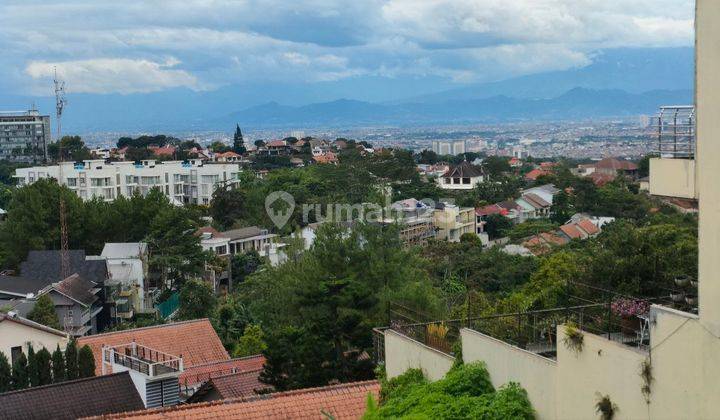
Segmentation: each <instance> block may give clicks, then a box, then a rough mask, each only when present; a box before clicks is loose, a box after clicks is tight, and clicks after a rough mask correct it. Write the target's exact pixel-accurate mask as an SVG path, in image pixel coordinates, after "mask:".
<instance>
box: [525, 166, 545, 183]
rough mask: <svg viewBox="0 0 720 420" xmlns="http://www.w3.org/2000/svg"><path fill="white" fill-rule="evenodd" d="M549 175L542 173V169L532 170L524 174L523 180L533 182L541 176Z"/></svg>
mask: <svg viewBox="0 0 720 420" xmlns="http://www.w3.org/2000/svg"><path fill="white" fill-rule="evenodd" d="M549 174H550V172H548V171H544V170H542V169H533V170H532V171H530V172H528V173H526V174H525V179H527V180H530V181H535V180H536V179H538V178H539V177H541V176H543V175H549Z"/></svg>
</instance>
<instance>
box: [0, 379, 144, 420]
mask: <svg viewBox="0 0 720 420" xmlns="http://www.w3.org/2000/svg"><path fill="white" fill-rule="evenodd" d="M144 409H145V405H144V404H143V401H142V398H140V394H138V392H137V389H136V388H135V385H133V382H132V379H130V374H129V373H128V372H122V373H115V374H111V375H102V376H97V377H92V378H84V379H77V380H74V381H68V382H61V383H58V384H52V385H45V386H38V387H33V388H28V389H24V390H22V391H12V392H6V393H4V394H0V419H16V418H22V419H61V420H62V419H77V418H80V417H90V416H100V415H103V414H113V413H122V412H126V411H135V410H144Z"/></svg>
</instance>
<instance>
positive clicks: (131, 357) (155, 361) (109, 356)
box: [102, 343, 183, 377]
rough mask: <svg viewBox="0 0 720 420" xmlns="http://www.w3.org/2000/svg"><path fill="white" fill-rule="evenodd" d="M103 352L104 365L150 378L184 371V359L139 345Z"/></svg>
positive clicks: (104, 349)
mask: <svg viewBox="0 0 720 420" xmlns="http://www.w3.org/2000/svg"><path fill="white" fill-rule="evenodd" d="M102 351H103V365H104V364H105V363H111V364H113V363H114V364H118V365H121V366H125V367H127V368H128V369H132V370H134V371H136V372H140V373H142V374H144V375H147V376H150V377H154V376H159V375H165V374H168V373H176V372H182V371H183V361H182V357H178V356H174V355H171V354H168V353H164V352H161V351H159V350H154V349H151V348H150V347H145V346H143V345H140V344H137V343H130V344H123V345H119V346H114V347H104V348H103V349H102Z"/></svg>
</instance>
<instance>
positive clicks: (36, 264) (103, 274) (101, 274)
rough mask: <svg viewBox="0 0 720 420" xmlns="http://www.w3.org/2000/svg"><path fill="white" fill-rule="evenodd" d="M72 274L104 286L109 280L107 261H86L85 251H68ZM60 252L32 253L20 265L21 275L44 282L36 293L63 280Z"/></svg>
mask: <svg viewBox="0 0 720 420" xmlns="http://www.w3.org/2000/svg"><path fill="white" fill-rule="evenodd" d="M68 259H69V260H70V267H69V268H70V270H69V272H70V273H77V274H79V275H80V277H82V278H83V279H85V280H88V281H91V282H93V283H96V284H102V283H104V282H105V280H106V279H107V278H108V272H107V265H106V264H105V260H86V259H85V251H83V250H75V249H74V250H70V251H68ZM60 271H61V270H60V251H56V250H50V251H30V252H29V253H28V256H27V261H24V262H22V263H21V264H20V275H21V276H22V277H23V278H26V279H32V281H33V282H35V281H37V282H44V284H43V285H42V286H41V287H40V288H39V289H37V290H36V291H38V290H40V289H42V288H43V287H45V286H47V285H49V284H51V283H55V282H59V281H60V280H62V275H61V273H60Z"/></svg>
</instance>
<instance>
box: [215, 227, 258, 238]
mask: <svg viewBox="0 0 720 420" xmlns="http://www.w3.org/2000/svg"><path fill="white" fill-rule="evenodd" d="M221 233H222V234H223V236H225V237H227V238H230V240H231V241H236V240H238V239H247V238H252V237H253V236H260V235H262V234H263V231H262V229H260V228H259V227H257V226H250V227H245V228H240V229H232V230H228V231H225V232H221Z"/></svg>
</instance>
